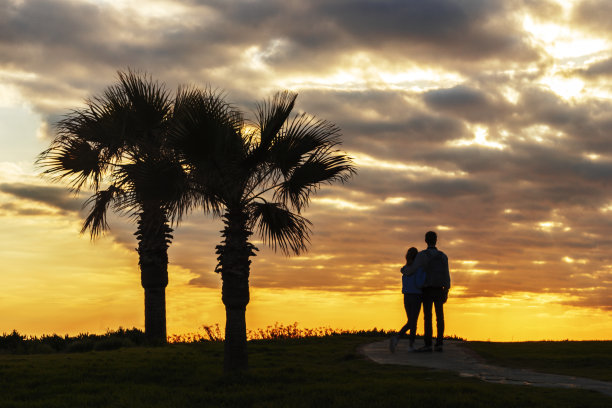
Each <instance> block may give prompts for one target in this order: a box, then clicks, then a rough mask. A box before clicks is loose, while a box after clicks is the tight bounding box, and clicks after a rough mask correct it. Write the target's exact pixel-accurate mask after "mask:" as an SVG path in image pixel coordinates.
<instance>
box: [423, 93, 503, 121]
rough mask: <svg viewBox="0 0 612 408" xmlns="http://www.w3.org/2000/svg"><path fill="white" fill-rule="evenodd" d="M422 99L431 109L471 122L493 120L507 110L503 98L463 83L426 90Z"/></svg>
mask: <svg viewBox="0 0 612 408" xmlns="http://www.w3.org/2000/svg"><path fill="white" fill-rule="evenodd" d="M423 99H424V101H425V103H426V104H427V105H428V106H429V107H430V108H431V109H433V110H440V111H443V112H448V113H450V114H453V115H456V116H458V117H460V118H464V119H466V120H469V121H472V122H494V121H495V119H496V118H498V117H499V116H500V115H503V114H504V113H505V112H508V111H509V107H507V106H504V105H505V103H504V101H503V99H501V98H499V97H493V96H491V95H487V94H486V93H485V92H482V91H480V90H478V89H475V88H471V87H469V86H465V85H457V86H455V87H453V88H449V89H435V90H432V91H428V92H425V93H424V94H423Z"/></svg>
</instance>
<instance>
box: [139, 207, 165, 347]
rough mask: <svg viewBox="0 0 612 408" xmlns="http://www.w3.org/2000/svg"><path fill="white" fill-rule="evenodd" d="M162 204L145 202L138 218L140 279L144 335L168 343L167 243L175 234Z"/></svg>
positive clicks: (161, 342) (153, 340)
mask: <svg viewBox="0 0 612 408" xmlns="http://www.w3.org/2000/svg"><path fill="white" fill-rule="evenodd" d="M171 232H172V229H171V228H170V227H169V226H168V220H167V217H166V214H165V212H164V211H163V210H162V209H161V208H160V206H159V205H155V204H150V203H149V204H147V205H143V209H142V212H141V213H140V217H139V220H138V230H137V232H136V236H137V239H138V255H139V256H140V259H139V265H140V279H141V283H142V287H143V288H144V291H145V335H146V337H147V339H148V340H149V342H151V343H153V344H164V343H166V286H168V246H169V243H170V239H171V238H172V235H170V233H171Z"/></svg>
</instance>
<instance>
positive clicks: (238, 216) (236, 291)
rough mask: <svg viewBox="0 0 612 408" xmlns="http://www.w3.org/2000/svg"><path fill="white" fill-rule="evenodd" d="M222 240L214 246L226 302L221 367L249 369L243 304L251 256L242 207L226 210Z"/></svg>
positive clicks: (245, 298)
mask: <svg viewBox="0 0 612 408" xmlns="http://www.w3.org/2000/svg"><path fill="white" fill-rule="evenodd" d="M223 218H224V219H223V222H224V223H225V228H224V230H223V236H224V237H225V239H224V240H223V243H222V244H221V245H218V246H217V253H218V254H219V257H218V258H217V259H218V260H219V265H218V267H217V271H218V272H221V278H222V280H223V288H222V299H223V304H224V305H225V317H226V320H225V345H224V363H223V366H224V370H225V372H226V373H235V372H240V371H245V370H247V369H248V356H247V338H246V318H245V314H246V306H247V305H248V303H249V300H250V295H249V271H250V264H251V261H250V260H249V257H250V256H251V255H254V253H253V248H254V247H253V245H252V244H250V243H249V242H248V238H249V236H250V235H251V232H250V231H249V229H248V228H247V226H246V221H247V217H246V215H245V213H244V211H242V210H241V209H234V210H229V211H228V212H227V213H226V214H225V215H224V217H223Z"/></svg>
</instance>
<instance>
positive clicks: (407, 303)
mask: <svg viewBox="0 0 612 408" xmlns="http://www.w3.org/2000/svg"><path fill="white" fill-rule="evenodd" d="M410 308H411V302H410V295H409V294H407V293H404V310H405V311H406V324H405V325H404V326H402V328H401V329H400V331H399V332H398V333H397V336H398V338H402V337H405V336H406V332H407V331H408V330H409V329H410Z"/></svg>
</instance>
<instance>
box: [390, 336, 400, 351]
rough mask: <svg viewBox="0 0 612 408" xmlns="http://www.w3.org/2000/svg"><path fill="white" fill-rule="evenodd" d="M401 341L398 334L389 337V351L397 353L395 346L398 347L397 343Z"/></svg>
mask: <svg viewBox="0 0 612 408" xmlns="http://www.w3.org/2000/svg"><path fill="white" fill-rule="evenodd" d="M398 342H399V337H398V336H393V337H391V338H390V339H389V351H390V352H392V353H395V348H396V347H397V343H398Z"/></svg>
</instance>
